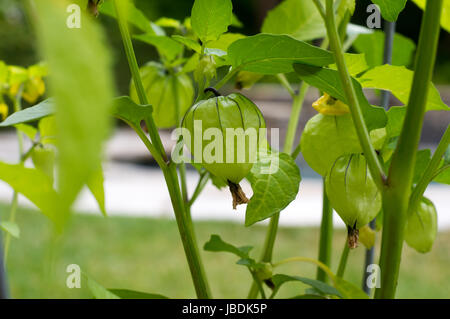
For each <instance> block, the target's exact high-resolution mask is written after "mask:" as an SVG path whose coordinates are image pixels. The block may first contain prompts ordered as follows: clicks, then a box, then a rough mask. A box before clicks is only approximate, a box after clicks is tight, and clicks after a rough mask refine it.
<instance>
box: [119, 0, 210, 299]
mask: <svg viewBox="0 0 450 319" xmlns="http://www.w3.org/2000/svg"><path fill="white" fill-rule="evenodd" d="M125 4H126V3H125V2H123V1H117V0H115V1H114V6H115V9H116V13H117V19H118V23H119V29H120V33H121V36H122V40H123V44H124V47H125V52H126V55H127V59H128V63H129V66H130V70H131V74H132V76H133V81H134V83H135V86H136V90H137V93H138V96H139V99H140V102H141V103H142V104H148V99H147V95H146V93H145V90H144V86H143V84H142V80H141V77H140V74H139V67H138V64H137V61H136V56H135V54H134V49H133V45H132V43H131V37H130V33H129V31H128V26H127V19H126V5H125ZM146 123H147V126H148V130H149V135H150V137H151V139H152V142H153V143H154V144H156V150H155V149H154V148H153V147H152V144H151V143H150V142H149V141H148V143H145V144H146V146H147V147H149V150H150V151H151V150H153V151H156V152H157V153H158V155H157V157H162V159H164V160H165V161H167V155H166V153H165V150H164V147H163V145H162V142H161V138H160V136H159V134H158V130H157V128H156V125H155V122H154V119H153V117H152V116H149V117H148V119H147V120H146ZM135 129H136V128H135ZM139 129H140V128H139ZM141 135H142V134H140V135H139V136H140V137H141V138H144V137H145V139H146V136H145V135H144V136H141ZM160 166H161V170H162V171H163V174H164V178H165V181H166V184H167V188H168V190H169V194H170V199H171V202H172V206H173V210H174V213H175V218H176V221H177V225H178V230H179V233H180V236H181V241H182V243H183V248H184V251H185V254H186V258H187V261H188V264H189V269H190V272H191V276H192V279H193V282H194V286H195V290H196V293H197V296H198V297H199V298H202V299H205V298H210V297H211V294H210V290H209V286H208V282H207V279H206V275H205V271H204V269H203V264H202V262H201V258H200V253H199V250H198V247H197V243H196V242H195V235H194V231H193V228H192V226H191V225H190V223H189V220H188V218H187V215H186V209H185V204H184V201H183V196H182V195H181V191H180V185H179V179H178V175H177V170H176V166H175V164H174V163H169V164H165V165H164V164H163V165H160Z"/></svg>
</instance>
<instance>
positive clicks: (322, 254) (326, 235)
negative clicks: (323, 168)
mask: <svg viewBox="0 0 450 319" xmlns="http://www.w3.org/2000/svg"><path fill="white" fill-rule="evenodd" d="M322 200H323V201H322V222H321V225H320V242H319V257H318V260H319V261H320V262H322V263H323V264H325V265H327V266H328V267H330V264H331V249H332V246H333V208H332V207H331V205H330V202H329V200H328V196H327V193H326V191H325V178H323V190H322ZM316 278H317V280H320V281H323V282H326V281H327V280H328V276H327V274H326V273H325V272H324V271H323V270H322V269H321V268H320V267H318V268H317V276H316Z"/></svg>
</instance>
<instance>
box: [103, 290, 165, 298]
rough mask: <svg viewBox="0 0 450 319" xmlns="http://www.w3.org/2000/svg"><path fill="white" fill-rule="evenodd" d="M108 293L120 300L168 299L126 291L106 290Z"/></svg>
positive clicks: (161, 296)
mask: <svg viewBox="0 0 450 319" xmlns="http://www.w3.org/2000/svg"><path fill="white" fill-rule="evenodd" d="M108 291H109V292H111V293H113V294H114V295H116V296H118V297H119V298H120V299H169V298H168V297H166V296H163V295H160V294H151V293H147V292H140V291H135V290H128V289H108Z"/></svg>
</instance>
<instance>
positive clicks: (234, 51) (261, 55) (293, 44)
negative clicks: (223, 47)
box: [228, 34, 334, 74]
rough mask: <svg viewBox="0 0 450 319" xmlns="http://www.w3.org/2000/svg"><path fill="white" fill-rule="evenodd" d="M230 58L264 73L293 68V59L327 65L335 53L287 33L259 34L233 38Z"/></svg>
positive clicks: (244, 69)
mask: <svg viewBox="0 0 450 319" xmlns="http://www.w3.org/2000/svg"><path fill="white" fill-rule="evenodd" d="M228 59H229V60H230V62H231V64H232V66H233V67H234V68H238V67H239V68H241V71H250V72H255V73H262V74H278V73H289V72H293V68H292V64H293V63H304V64H309V65H314V66H324V65H329V64H332V63H334V57H333V54H332V53H331V52H329V51H326V50H322V49H320V48H318V47H316V46H313V45H310V44H308V43H306V42H302V41H299V40H296V39H294V38H292V37H291V36H287V35H274V34H258V35H255V36H251V37H247V38H245V39H240V40H237V41H235V42H233V43H232V44H231V45H230V46H229V48H228Z"/></svg>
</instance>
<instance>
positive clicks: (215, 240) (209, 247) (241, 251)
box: [203, 235, 253, 259]
mask: <svg viewBox="0 0 450 319" xmlns="http://www.w3.org/2000/svg"><path fill="white" fill-rule="evenodd" d="M252 248H253V247H252V246H243V247H236V246H233V245H231V244H229V243H226V242H224V241H223V240H222V238H220V236H219V235H211V238H210V239H209V241H208V242H207V243H205V245H204V246H203V249H204V250H206V251H213V252H229V253H232V254H234V255H236V256H238V257H240V258H241V259H248V258H249V256H248V253H249V251H250V250H251V249H252Z"/></svg>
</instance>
